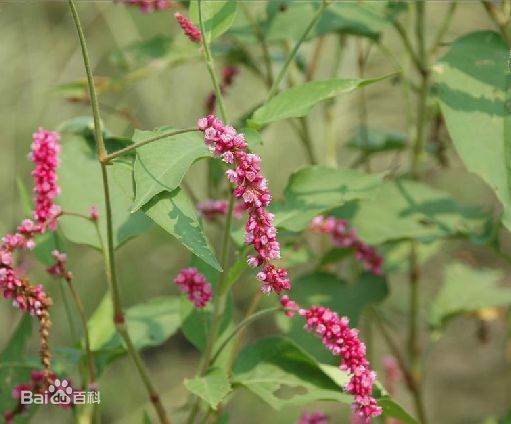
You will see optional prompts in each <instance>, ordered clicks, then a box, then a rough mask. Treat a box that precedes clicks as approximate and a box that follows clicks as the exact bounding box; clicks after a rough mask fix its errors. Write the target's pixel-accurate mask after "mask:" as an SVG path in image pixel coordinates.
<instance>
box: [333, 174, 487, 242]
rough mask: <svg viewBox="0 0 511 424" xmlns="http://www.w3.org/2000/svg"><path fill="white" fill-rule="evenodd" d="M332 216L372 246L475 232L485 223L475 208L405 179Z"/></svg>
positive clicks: (386, 184) (429, 239)
mask: <svg viewBox="0 0 511 424" xmlns="http://www.w3.org/2000/svg"><path fill="white" fill-rule="evenodd" d="M334 214H335V215H337V216H339V217H342V218H346V219H348V220H349V221H350V224H351V225H352V226H353V228H356V229H357V233H358V235H359V236H360V238H361V239H362V240H364V241H365V242H366V243H369V244H373V245H376V244H380V243H383V242H386V241H390V240H400V239H409V238H417V239H421V240H422V241H432V240H434V239H436V238H440V237H448V236H452V235H458V234H471V233H478V232H480V231H482V229H483V227H484V223H485V215H484V214H483V213H482V212H481V210H480V209H479V208H477V207H473V206H464V205H460V204H459V203H458V202H457V201H456V200H454V199H453V198H452V196H451V195H450V194H448V193H445V192H443V191H441V190H437V189H434V188H432V187H429V186H427V185H425V184H422V183H418V182H413V181H408V180H395V181H387V182H385V183H383V184H381V185H380V186H379V187H378V188H377V189H375V190H374V191H373V193H372V196H371V197H368V198H367V199H364V200H361V201H359V202H352V203H350V204H347V205H345V206H343V207H341V208H340V209H339V210H337V211H335V213H334Z"/></svg>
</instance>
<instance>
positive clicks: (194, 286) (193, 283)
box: [174, 268, 213, 308]
mask: <svg viewBox="0 0 511 424" xmlns="http://www.w3.org/2000/svg"><path fill="white" fill-rule="evenodd" d="M174 283H176V285H177V286H178V287H179V288H180V289H181V291H182V292H183V293H186V294H187V295H188V299H189V300H190V301H191V302H192V303H193V304H194V305H195V307H196V308H204V307H205V306H206V305H207V304H208V302H209V301H210V300H211V297H212V296H213V292H212V290H211V284H209V283H208V282H207V280H206V277H204V275H202V274H201V273H200V272H199V271H198V270H197V268H183V269H182V270H181V271H180V272H179V274H177V276H176V278H174Z"/></svg>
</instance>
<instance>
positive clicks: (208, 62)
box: [199, 0, 227, 122]
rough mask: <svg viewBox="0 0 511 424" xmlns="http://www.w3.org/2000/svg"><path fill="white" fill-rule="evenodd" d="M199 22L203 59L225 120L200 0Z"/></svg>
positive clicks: (222, 100)
mask: <svg viewBox="0 0 511 424" xmlns="http://www.w3.org/2000/svg"><path fill="white" fill-rule="evenodd" d="M199 23H200V30H201V32H202V40H203V42H202V45H203V48H204V49H203V50H204V59H205V61H206V67H207V68H208V72H209V76H210V77H211V82H212V83H213V88H214V90H215V96H216V101H217V103H218V108H219V109H220V115H221V116H222V119H223V120H224V122H227V114H226V113H225V105H224V98H223V96H222V89H221V88H220V84H219V82H218V78H217V76H216V71H215V63H214V62H213V57H212V56H211V49H210V48H209V41H208V40H207V39H206V38H207V37H206V26H205V24H204V19H203V16H202V0H199Z"/></svg>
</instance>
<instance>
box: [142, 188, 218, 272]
mask: <svg viewBox="0 0 511 424" xmlns="http://www.w3.org/2000/svg"><path fill="white" fill-rule="evenodd" d="M142 210H143V212H144V213H145V214H146V215H147V216H148V217H149V218H151V219H152V220H153V221H154V222H155V223H156V224H158V225H159V226H160V227H161V228H163V229H164V230H165V231H166V232H167V233H169V234H171V235H173V236H174V237H176V238H177V239H178V240H179V241H180V242H181V243H182V244H183V246H185V247H186V248H187V249H189V250H190V251H191V252H192V253H193V254H194V255H197V256H198V257H199V258H201V259H202V260H203V261H204V262H206V263H207V264H209V265H211V266H212V267H213V268H215V269H217V270H219V271H221V270H222V267H221V266H220V264H219V263H218V260H217V259H216V257H215V254H214V252H213V249H212V247H211V245H210V244H209V241H208V239H207V237H206V235H205V234H204V231H203V229H202V225H201V223H200V221H199V218H198V216H197V212H196V210H195V206H194V205H193V204H192V202H191V200H190V199H189V198H188V196H187V194H186V193H185V192H184V191H182V190H181V189H179V188H177V189H175V190H174V191H173V192H172V193H169V192H168V191H164V192H161V193H159V194H158V195H156V196H155V197H153V198H152V199H151V201H149V202H148V203H146V204H145V205H144V206H143V208H142Z"/></svg>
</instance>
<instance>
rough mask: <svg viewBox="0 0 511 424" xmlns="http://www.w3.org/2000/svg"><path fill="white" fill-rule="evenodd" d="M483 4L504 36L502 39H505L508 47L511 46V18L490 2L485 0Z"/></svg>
mask: <svg viewBox="0 0 511 424" xmlns="http://www.w3.org/2000/svg"><path fill="white" fill-rule="evenodd" d="M482 4H483V7H484V8H485V9H486V12H487V13H488V15H489V16H490V18H491V20H492V21H493V22H495V24H496V25H497V27H498V28H499V30H500V33H501V34H502V37H504V40H506V43H507V45H508V46H511V33H510V31H509V28H508V25H509V22H510V20H511V16H509V15H505V14H503V13H501V11H500V10H499V9H498V8H497V5H496V4H493V3H492V2H491V1H489V0H483V1H482Z"/></svg>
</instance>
